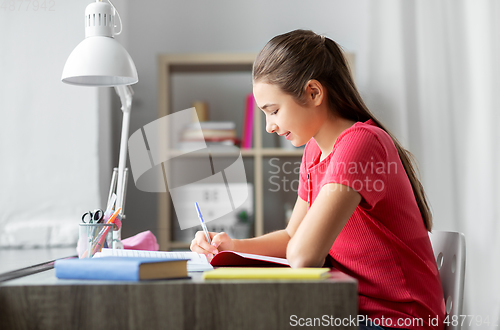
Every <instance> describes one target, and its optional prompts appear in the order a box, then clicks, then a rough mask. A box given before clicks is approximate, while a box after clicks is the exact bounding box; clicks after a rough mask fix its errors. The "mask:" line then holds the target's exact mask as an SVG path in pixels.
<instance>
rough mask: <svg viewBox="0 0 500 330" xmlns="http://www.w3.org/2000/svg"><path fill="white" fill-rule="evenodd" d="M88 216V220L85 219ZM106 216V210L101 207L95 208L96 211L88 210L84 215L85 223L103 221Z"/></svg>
mask: <svg viewBox="0 0 500 330" xmlns="http://www.w3.org/2000/svg"><path fill="white" fill-rule="evenodd" d="M86 218H89V220H88V222H87V221H85V219H86ZM103 218H104V211H103V210H101V209H97V210H94V212H90V211H88V212H86V213H84V214H83V215H82V222H83V223H102V222H104V221H103Z"/></svg>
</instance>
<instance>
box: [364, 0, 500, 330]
mask: <svg viewBox="0 0 500 330" xmlns="http://www.w3.org/2000/svg"><path fill="white" fill-rule="evenodd" d="M371 6H372V8H371V15H370V17H371V22H370V32H369V33H370V52H369V54H368V56H369V62H370V65H369V68H370V69H369V78H368V80H367V86H366V90H367V91H369V93H368V95H366V96H365V97H366V100H367V103H368V105H369V106H370V107H371V109H372V110H373V111H374V112H375V113H376V114H377V115H378V116H379V117H380V118H381V119H382V120H383V122H385V123H387V125H388V126H389V127H390V128H391V129H392V130H393V132H394V133H395V134H396V135H397V136H398V137H399V138H400V139H401V142H402V143H403V144H404V145H405V146H406V147H407V148H409V150H410V151H411V152H412V153H413V154H414V155H415V156H416V158H417V160H418V163H419V169H420V173H421V177H422V181H423V184H424V187H425V189H426V192H427V195H428V198H429V201H430V204H431V207H432V210H433V214H434V230H448V231H459V232H463V233H464V234H465V237H466V244H467V261H466V281H465V297H464V311H463V312H464V314H469V315H474V316H482V319H483V322H482V324H481V322H480V321H478V320H479V318H477V319H474V321H473V322H472V324H471V325H470V326H469V323H470V320H471V318H468V319H467V321H466V322H465V324H464V327H463V328H464V329H467V328H470V329H475V328H481V329H488V328H491V329H494V328H498V325H499V323H500V320H499V317H500V263H499V261H500V239H499V237H500V225H498V219H499V216H498V215H499V214H498V213H499V212H498V209H499V207H500V175H499V174H498V171H497V170H498V168H499V165H500V164H499V160H500V143H499V141H500V134H499V129H498V128H497V123H498V122H499V117H500V101H499V95H500V1H497V0H447V1H444V0H405V1H402V0H401V1H398V0H377V1H373V2H371ZM486 318H488V322H489V323H490V324H489V325H488V324H487V323H486Z"/></svg>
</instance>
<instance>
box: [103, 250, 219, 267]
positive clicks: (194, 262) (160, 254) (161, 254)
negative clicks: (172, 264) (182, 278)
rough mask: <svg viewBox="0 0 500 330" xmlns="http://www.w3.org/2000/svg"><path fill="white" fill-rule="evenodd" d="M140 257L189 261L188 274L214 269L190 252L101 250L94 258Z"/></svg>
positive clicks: (202, 256)
mask: <svg viewBox="0 0 500 330" xmlns="http://www.w3.org/2000/svg"><path fill="white" fill-rule="evenodd" d="M110 256H113V257H142V258H172V259H189V260H188V262H187V270H188V272H203V271H206V270H212V269H214V268H213V267H212V265H210V263H209V262H208V260H207V257H206V256H205V255H204V254H198V253H196V252H192V251H144V250H121V249H102V251H101V252H98V253H96V254H95V256H94V258H95V257H110Z"/></svg>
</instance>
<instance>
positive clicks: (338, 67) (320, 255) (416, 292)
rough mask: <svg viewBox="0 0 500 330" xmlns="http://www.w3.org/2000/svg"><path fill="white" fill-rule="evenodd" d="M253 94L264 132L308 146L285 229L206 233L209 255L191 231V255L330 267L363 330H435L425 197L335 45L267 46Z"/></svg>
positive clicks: (288, 42) (299, 35) (435, 290)
mask: <svg viewBox="0 0 500 330" xmlns="http://www.w3.org/2000/svg"><path fill="white" fill-rule="evenodd" d="M253 92H254V96H255V100H256V103H257V105H258V106H259V108H260V109H261V110H262V111H263V112H264V113H265V116H266V130H267V132H269V133H276V134H278V135H280V136H285V137H286V138H287V139H288V140H289V141H290V142H291V143H292V144H293V145H294V146H301V145H304V144H307V145H306V147H305V150H304V155H303V158H302V163H301V169H300V181H299V182H300V183H299V189H298V198H297V201H296V204H295V207H294V210H293V213H292V217H291V219H290V222H289V224H288V226H287V227H286V229H283V230H280V231H276V232H272V233H269V234H266V235H263V236H260V237H255V238H251V239H244V240H236V239H231V238H230V237H228V235H227V234H225V233H210V236H211V238H212V246H210V245H209V244H208V243H207V241H206V239H205V236H204V234H203V232H198V233H197V234H196V236H195V238H194V239H193V241H192V243H191V250H192V251H195V252H198V253H204V254H207V255H208V257H209V258H211V257H212V256H213V255H212V254H215V253H218V252H219V251H223V250H233V251H240V252H247V253H254V254H261V255H268V256H276V257H282V258H287V259H288V261H289V262H290V265H291V266H292V267H322V266H329V267H335V268H337V269H339V270H340V271H342V272H344V273H346V274H348V275H350V276H352V277H354V278H356V279H357V280H358V290H359V315H360V316H363V317H364V318H365V319H366V320H367V322H365V323H362V324H360V325H361V327H362V328H363V327H365V328H368V329H380V327H377V326H374V324H377V325H381V326H382V327H394V328H408V329H417V328H418V329H421V328H422V327H425V328H433V329H442V328H443V323H442V321H443V318H444V308H445V307H444V297H443V292H442V288H441V282H440V278H439V273H438V270H437V266H436V262H435V260H434V254H433V251H432V247H431V244H430V241H429V237H428V233H427V232H428V231H430V230H431V227H432V216H431V212H430V210H429V206H428V204H427V201H426V197H425V194H424V190H423V188H422V185H421V183H420V182H419V180H418V178H417V176H416V173H415V169H414V167H413V165H412V161H411V155H410V153H409V152H408V151H406V150H405V149H403V148H402V147H401V145H400V144H399V142H398V141H397V140H396V138H395V137H394V136H393V135H392V134H391V133H390V132H388V131H387V130H386V129H385V128H384V126H383V125H382V124H381V123H380V122H379V121H378V120H377V119H376V118H375V117H374V116H373V114H372V113H371V112H370V111H369V110H368V108H367V107H366V106H365V104H364V103H363V101H362V99H361V97H360V95H359V93H358V92H357V90H356V87H355V85H354V82H353V80H352V78H351V75H350V72H349V68H348V65H347V62H346V60H345V59H344V57H343V54H342V52H341V49H340V48H339V46H338V45H337V44H336V43H335V42H334V41H332V40H330V39H329V38H325V37H323V36H319V35H317V34H315V33H313V32H312V31H304V30H296V31H292V32H289V33H286V34H283V35H279V36H277V37H274V38H273V39H272V40H271V41H269V42H268V43H267V45H266V46H265V47H264V48H263V49H262V51H261V52H260V53H259V55H258V56H257V58H256V60H255V63H254V66H253ZM436 317H439V324H437V325H436V324H430V323H433V322H430V320H432V319H435V318H436ZM370 326H372V327H370Z"/></svg>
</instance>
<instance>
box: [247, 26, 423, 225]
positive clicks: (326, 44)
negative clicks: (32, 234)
mask: <svg viewBox="0 0 500 330" xmlns="http://www.w3.org/2000/svg"><path fill="white" fill-rule="evenodd" d="M252 75H253V81H254V82H265V83H269V84H273V85H276V86H278V87H279V88H280V89H281V90H282V91H283V92H284V93H286V94H289V95H291V96H292V97H293V98H294V99H295V101H296V102H297V103H299V104H304V103H305V102H304V92H305V88H306V84H307V82H308V81H309V80H311V79H316V80H318V81H319V82H320V83H321V84H322V85H323V86H324V87H325V88H326V91H327V93H326V94H327V96H328V102H329V106H330V109H331V110H332V111H333V113H335V114H337V115H339V116H341V117H343V118H346V119H349V120H353V121H362V122H364V121H367V120H369V119H371V120H372V121H373V122H375V124H376V125H377V126H378V127H380V128H381V129H383V130H384V131H385V132H387V134H389V136H390V137H391V138H392V140H393V141H394V145H395V146H396V149H397V151H398V154H399V157H400V159H401V162H402V163H403V166H404V169H405V171H406V174H407V175H408V178H409V180H410V183H411V186H412V188H413V193H414V195H415V199H416V201H417V204H418V208H419V209H420V213H421V214H422V218H423V220H424V224H425V227H426V228H427V230H428V231H431V228H432V214H431V211H430V208H429V205H428V203H427V200H426V196H425V192H424V189H423V187H422V184H421V183H420V181H419V179H418V177H417V174H416V171H415V169H416V166H414V164H413V162H414V158H413V155H412V154H411V153H410V152H409V151H408V150H405V149H404V148H403V147H402V146H401V144H400V143H399V142H398V140H397V139H396V137H395V136H394V135H393V134H392V133H391V132H389V131H388V130H387V129H386V128H385V127H384V126H383V125H382V124H381V123H380V121H378V119H377V118H375V116H374V115H373V114H372V113H371V112H370V110H368V108H367V107H366V105H365V104H364V102H363V100H362V99H361V96H360V95H359V93H358V91H357V89H356V86H355V84H354V81H353V79H352V77H351V73H350V70H349V66H348V63H347V61H346V59H345V58H344V55H343V53H342V50H341V49H340V47H339V46H338V45H337V44H336V43H335V42H334V41H333V40H331V39H329V38H326V37H324V36H320V35H317V34H316V33H314V32H312V31H307V30H295V31H291V32H288V33H285V34H282V35H279V36H276V37H274V38H273V39H271V40H270V41H269V42H268V43H267V44H266V45H265V46H264V48H263V49H262V50H261V51H260V53H259V54H258V55H257V58H256V59H255V62H254V65H253V72H252Z"/></svg>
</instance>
